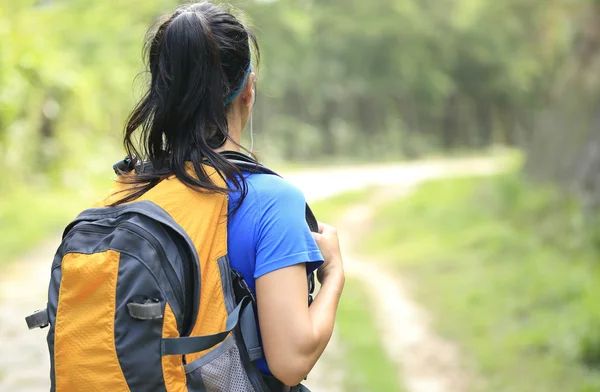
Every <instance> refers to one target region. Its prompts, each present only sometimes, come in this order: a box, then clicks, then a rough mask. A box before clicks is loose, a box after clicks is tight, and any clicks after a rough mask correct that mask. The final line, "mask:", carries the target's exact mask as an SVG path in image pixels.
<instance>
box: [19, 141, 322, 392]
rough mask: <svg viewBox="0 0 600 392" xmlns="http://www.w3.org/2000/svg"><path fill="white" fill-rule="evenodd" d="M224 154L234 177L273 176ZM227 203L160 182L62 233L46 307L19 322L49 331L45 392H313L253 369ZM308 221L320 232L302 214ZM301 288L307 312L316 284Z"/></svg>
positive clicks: (248, 300)
mask: <svg viewBox="0 0 600 392" xmlns="http://www.w3.org/2000/svg"><path fill="white" fill-rule="evenodd" d="M224 155H225V156H226V157H227V159H229V160H230V161H231V162H232V163H234V164H235V165H236V166H238V168H239V169H240V170H243V171H248V172H251V173H264V174H270V175H276V173H274V172H272V171H271V170H268V169H267V168H265V167H264V166H262V165H260V164H258V163H257V162H255V161H254V160H252V159H250V158H248V157H247V156H245V155H242V154H240V153H231V152H228V153H226V154H224ZM125 168H126V169H127V170H133V169H134V168H133V167H131V162H130V161H127V160H124V161H122V162H120V163H118V164H117V165H115V171H116V172H117V173H118V172H119V171H120V170H123V169H125ZM205 169H206V171H207V173H209V175H210V176H211V178H212V179H213V181H214V182H215V183H216V184H217V185H219V186H224V185H225V183H224V181H223V180H222V179H221V178H220V176H218V173H216V170H214V169H213V168H211V167H209V166H205ZM117 187H119V185H117ZM117 190H119V189H118V188H117ZM227 202H228V199H227V195H225V194H219V193H200V192H196V191H193V190H191V189H189V188H187V187H186V186H185V185H183V184H182V183H181V182H180V181H178V180H176V179H165V180H163V181H161V182H160V183H159V184H158V185H156V186H155V187H154V188H152V189H151V190H149V191H148V192H147V193H146V194H145V195H143V196H142V197H140V198H138V199H136V201H134V202H130V203H128V204H123V205H119V206H116V207H104V206H96V207H95V208H90V209H87V210H85V211H83V212H82V213H81V214H80V215H79V216H77V218H76V219H75V220H74V221H73V222H71V223H70V224H69V225H68V226H67V227H66V229H65V231H64V233H63V237H62V242H61V244H60V246H59V247H58V250H57V252H56V255H55V257H54V261H53V263H52V268H51V277H50V285H49V290H48V302H47V307H46V309H42V310H39V311H36V312H34V313H33V314H32V315H30V316H28V317H27V318H26V321H27V325H28V327H29V328H30V329H33V328H44V327H47V326H49V331H48V338H47V342H48V348H49V351H50V361H51V369H50V378H51V392H77V391H110V392H122V391H123V392H125V391H144V392H153V391H157V392H158V391H160V392H184V391H186V392H187V391H189V392H200V391H202V392H247V391H253V392H269V391H308V390H307V389H306V388H305V387H304V386H302V385H298V386H295V387H286V386H284V385H283V384H282V383H281V382H279V381H278V380H276V379H274V378H272V377H266V376H263V375H262V374H261V373H260V372H259V371H258V368H257V366H256V365H255V363H254V361H256V360H257V359H260V358H262V356H263V351H262V348H261V346H260V343H259V338H258V331H257V324H256V317H255V307H256V301H255V298H254V295H253V293H252V291H251V290H250V289H249V287H248V285H247V284H246V282H245V281H244V279H243V278H242V276H241V274H239V273H238V272H237V271H235V270H233V269H231V267H230V265H229V260H228V258H227V212H228V209H227ZM107 204H110V203H107ZM102 205H103V204H102ZM192 206H193V208H190V207H192ZM306 220H307V223H308V225H309V227H310V228H311V230H312V231H316V230H317V223H316V220H315V218H314V215H313V214H312V212H311V210H310V208H309V207H308V205H307V206H306ZM307 279H308V285H309V299H308V300H309V304H310V302H311V301H312V293H313V291H314V274H309V275H308V277H307Z"/></svg>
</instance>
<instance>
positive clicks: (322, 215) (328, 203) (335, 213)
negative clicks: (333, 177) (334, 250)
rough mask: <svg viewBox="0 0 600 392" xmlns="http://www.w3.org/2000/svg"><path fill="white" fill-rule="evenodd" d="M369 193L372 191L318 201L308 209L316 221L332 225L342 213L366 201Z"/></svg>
mask: <svg viewBox="0 0 600 392" xmlns="http://www.w3.org/2000/svg"><path fill="white" fill-rule="evenodd" d="M371 193H373V190H372V189H359V190H354V191H349V192H345V193H341V194H339V195H336V196H333V197H331V198H328V199H324V200H319V201H317V202H315V203H313V204H311V206H310V207H311V209H312V210H313V212H314V214H315V217H316V218H317V220H319V221H321V222H324V223H327V224H334V223H335V220H336V219H337V218H338V217H339V216H340V215H341V214H342V212H344V211H345V210H346V209H348V208H349V207H351V206H353V205H356V204H357V203H361V202H363V201H365V200H367V199H368V197H369V195H370V194H371Z"/></svg>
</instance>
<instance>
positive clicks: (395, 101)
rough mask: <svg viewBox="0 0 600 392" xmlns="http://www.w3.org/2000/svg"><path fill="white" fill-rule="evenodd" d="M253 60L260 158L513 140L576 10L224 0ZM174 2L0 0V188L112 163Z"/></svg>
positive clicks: (450, 2) (543, 88)
mask: <svg viewBox="0 0 600 392" xmlns="http://www.w3.org/2000/svg"><path fill="white" fill-rule="evenodd" d="M232 3H233V5H234V6H236V7H237V8H240V9H242V10H243V11H244V13H245V16H242V18H243V19H246V20H249V21H250V23H251V25H253V26H254V29H255V30H256V32H257V34H258V37H259V41H260V44H261V47H262V54H263V62H262V66H261V72H260V77H259V84H258V90H259V100H258V105H257V107H256V113H255V115H254V120H255V121H254V125H255V126H254V128H255V130H256V133H257V138H258V140H257V150H258V154H259V155H260V156H267V157H276V156H280V157H284V158H286V159H292V160H308V159H317V158H323V157H329V158H330V157H332V156H340V155H352V156H355V157H362V158H367V159H383V158H386V157H387V158H390V157H391V158H396V159H397V158H401V157H406V156H409V157H412V156H416V155H420V154H423V153H430V152H432V151H435V150H437V149H439V148H442V147H444V148H446V149H454V148H464V147H474V146H486V145H489V144H492V143H509V144H518V143H519V142H520V141H523V140H525V139H526V138H527V135H528V132H530V131H531V124H532V123H533V117H534V114H535V112H536V110H537V109H539V108H540V107H543V105H544V103H545V102H546V99H547V97H548V94H549V93H548V90H549V88H550V87H549V85H550V84H549V83H548V80H552V78H553V75H554V74H555V73H556V72H557V69H558V65H557V64H559V63H561V60H562V59H563V58H564V57H565V56H567V54H568V53H569V48H570V46H571V44H572V41H573V40H574V38H575V37H577V29H576V28H575V27H576V26H577V23H578V21H579V20H580V18H581V15H582V14H585V12H586V11H587V10H588V8H587V6H588V4H589V1H588V0H549V1H545V2H538V1H533V0H526V1H525V0H505V1H502V2H496V1H492V0H436V1H431V0H428V1H422V0H418V1H417V0H377V1H369V2H366V1H355V0H352V1H348V0H344V1H341V0H327V1H301V0H277V1H259V0H255V1H251V0H245V1H232ZM177 4H178V2H177V1H175V0H157V1H152V2H147V1H141V0H128V1H120V0H104V1H101V2H98V1H84V0H23V1H18V2H16V1H12V0H0V39H1V40H2V42H3V44H2V46H1V47H0V169H2V170H4V171H5V172H8V173H9V175H8V176H7V178H6V180H5V181H3V182H2V183H1V184H0V190H2V189H8V188H10V187H11V186H13V185H14V184H17V183H22V182H27V183H31V182H44V181H48V180H50V181H51V182H53V183H58V184H67V185H74V184H73V182H75V185H76V184H77V182H78V180H77V179H75V178H76V177H77V176H78V175H80V173H86V175H94V174H97V173H101V172H104V171H105V170H106V166H107V162H109V161H110V160H114V159H115V157H119V155H120V152H119V151H120V149H119V144H120V141H119V135H120V133H121V130H122V125H123V122H124V120H125V118H126V116H127V114H128V112H129V110H130V109H131V108H132V106H133V104H134V102H135V99H136V98H137V97H139V92H140V89H142V88H143V87H144V82H145V80H146V78H145V75H143V74H142V75H141V76H140V77H139V78H138V79H137V81H136V82H135V83H134V82H133V80H134V78H135V77H136V75H138V73H139V72H140V71H142V70H143V66H142V62H141V48H142V44H143V38H144V33H145V31H146V29H147V28H148V26H150V24H151V22H152V21H153V20H154V19H155V18H156V17H157V16H159V15H161V14H163V13H165V12H167V11H170V10H172V9H173V8H174V7H175V6H176V5H177Z"/></svg>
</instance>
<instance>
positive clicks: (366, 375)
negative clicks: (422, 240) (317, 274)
mask: <svg viewBox="0 0 600 392" xmlns="http://www.w3.org/2000/svg"><path fill="white" fill-rule="evenodd" d="M371 304H372V299H371V298H370V297H369V293H368V292H367V291H366V290H365V288H364V286H363V285H362V283H361V282H360V281H357V280H354V279H348V280H347V281H346V286H345V288H344V295H343V296H342V300H341V301H340V305H339V309H338V315H337V324H336V325H337V327H336V328H337V332H338V333H339V336H340V338H341V343H342V349H343V351H344V354H345V355H344V358H345V362H346V363H345V364H344V365H345V370H344V372H345V377H344V390H346V391H361V392H380V391H386V392H399V391H401V390H402V389H401V388H400V384H399V381H398V372H397V369H396V367H395V366H394V364H393V363H392V362H391V361H390V360H389V359H388V357H387V355H386V353H385V352H384V350H383V347H382V345H381V339H380V335H379V333H378V330H377V328H376V324H375V320H374V315H373V312H372V306H371ZM339 365H341V364H339Z"/></svg>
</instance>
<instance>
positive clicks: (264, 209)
mask: <svg viewBox="0 0 600 392" xmlns="http://www.w3.org/2000/svg"><path fill="white" fill-rule="evenodd" d="M244 177H245V178H246V183H247V185H248V194H247V195H246V198H245V199H244V201H243V202H242V204H241V205H240V207H239V209H238V210H237V211H235V213H234V214H233V215H230V217H229V219H228V223H227V229H228V230H227V245H228V254H229V262H230V264H231V268H233V269H235V270H236V271H238V272H239V273H241V274H242V275H243V277H244V279H245V280H246V282H247V283H248V286H250V288H251V289H252V290H253V291H255V292H256V284H255V280H256V279H258V278H260V277H261V276H263V275H266V274H268V273H269V272H273V271H275V270H278V269H281V268H285V267H289V266H292V265H296V264H300V263H307V264H306V266H307V272H312V271H314V270H315V269H316V268H318V267H319V266H320V265H321V264H322V263H323V256H321V252H320V251H319V248H318V246H317V244H316V242H315V240H314V238H313V237H312V234H311V233H310V229H309V228H308V225H307V223H306V220H305V199H304V194H303V193H302V191H300V190H299V189H298V188H296V187H295V186H293V185H292V184H290V183H289V182H287V181H285V180H284V179H282V178H280V177H277V176H274V175H270V174H248V173H244ZM239 196H240V195H239V193H237V192H230V193H229V211H231V210H233V208H234V207H235V206H236V205H237V202H238V200H239ZM257 364H258V367H259V369H260V371H261V372H263V373H265V374H271V373H270V372H269V368H268V366H267V362H266V361H265V359H264V358H263V359H261V360H259V361H257Z"/></svg>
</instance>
